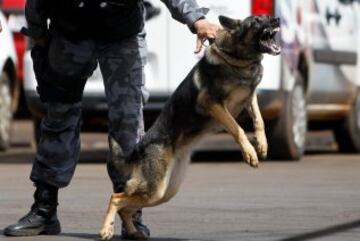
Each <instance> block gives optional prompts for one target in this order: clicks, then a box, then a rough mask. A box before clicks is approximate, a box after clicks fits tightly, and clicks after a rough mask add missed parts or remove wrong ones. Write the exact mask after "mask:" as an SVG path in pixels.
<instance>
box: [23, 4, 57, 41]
mask: <svg viewBox="0 0 360 241" xmlns="http://www.w3.org/2000/svg"><path fill="white" fill-rule="evenodd" d="M49 2H51V1H49V0H27V1H26V5H25V17H26V21H27V24H28V28H27V29H23V30H22V32H23V33H24V34H25V35H27V36H29V37H31V38H40V37H42V36H45V35H46V32H47V19H48V17H49V11H50V7H49Z"/></svg>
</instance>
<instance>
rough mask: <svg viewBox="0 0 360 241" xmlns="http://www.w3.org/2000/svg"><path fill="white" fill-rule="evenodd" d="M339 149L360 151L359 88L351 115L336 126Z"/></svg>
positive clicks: (335, 131)
mask: <svg viewBox="0 0 360 241" xmlns="http://www.w3.org/2000/svg"><path fill="white" fill-rule="evenodd" d="M334 134H335V139H336V141H337V143H338V147H339V151H340V152H345V153H355V152H360V91H359V90H358V92H357V96H356V100H355V103H354V105H353V109H352V110H351V113H350V115H349V116H348V117H347V118H346V119H345V120H344V121H342V122H341V123H340V124H339V125H338V126H336V127H335V128H334Z"/></svg>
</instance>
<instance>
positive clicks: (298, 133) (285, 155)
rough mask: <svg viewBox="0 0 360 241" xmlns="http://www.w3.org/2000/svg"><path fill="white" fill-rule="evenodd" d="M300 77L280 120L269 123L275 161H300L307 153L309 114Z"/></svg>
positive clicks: (287, 98) (271, 156) (271, 154)
mask: <svg viewBox="0 0 360 241" xmlns="http://www.w3.org/2000/svg"><path fill="white" fill-rule="evenodd" d="M302 83H303V82H302V79H301V77H300V76H298V77H297V81H296V84H295V85H294V88H293V90H292V91H291V92H290V93H289V95H288V96H287V97H286V100H285V106H284V108H283V110H282V112H281V114H280V116H279V118H278V119H276V120H274V121H271V122H269V123H267V131H266V133H267V137H268V140H269V157H270V158H271V159H274V160H299V159H300V158H301V157H302V155H303V154H304V152H305V140H306V131H307V113H306V100H305V91H304V87H303V84H302Z"/></svg>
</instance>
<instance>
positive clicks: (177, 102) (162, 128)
mask: <svg viewBox="0 0 360 241" xmlns="http://www.w3.org/2000/svg"><path fill="white" fill-rule="evenodd" d="M219 20H220V23H221V25H222V26H223V29H222V30H220V31H219V32H218V35H217V37H216V39H215V40H214V42H213V43H212V44H211V45H210V46H209V47H208V48H207V49H206V52H205V55H204V57H203V58H202V59H201V60H200V61H199V62H198V63H197V64H196V65H195V67H194V68H193V69H192V71H191V72H190V73H189V75H188V76H187V77H186V78H185V80H184V81H183V82H182V83H181V84H180V86H179V87H178V88H177V89H176V91H175V92H174V93H173V95H172V96H171V98H170V99H169V100H168V102H167V103H166V104H165V106H164V108H163V110H162V112H161V114H160V116H159V117H158V118H157V120H156V121H155V123H154V124H153V126H152V127H151V128H150V129H149V130H148V132H147V133H146V134H145V136H144V137H143V138H142V139H141V141H140V142H139V143H138V144H137V146H136V147H135V149H134V152H133V154H132V156H131V158H130V159H129V160H126V161H119V163H117V167H118V170H121V174H123V175H125V176H126V177H127V178H128V179H127V182H126V184H125V189H124V192H121V193H114V194H112V196H111V199H110V203H109V207H108V210H107V213H106V218H105V221H104V224H103V227H102V229H101V231H100V236H101V238H102V240H110V239H111V238H112V237H113V235H114V221H115V215H116V213H117V212H118V213H119V214H120V217H121V219H122V221H123V224H124V226H125V228H126V230H127V232H128V234H130V237H131V238H133V239H147V238H149V237H147V235H146V234H145V233H143V232H141V231H139V230H137V229H136V228H135V226H134V224H133V222H132V216H133V214H134V213H135V212H136V210H138V209H140V208H143V207H151V206H155V205H159V204H161V203H164V202H167V201H168V200H170V199H171V198H172V197H173V196H174V195H175V194H176V193H177V191H178V189H179V186H180V184H181V182H182V180H183V178H184V174H185V172H186V169H187V166H188V164H189V162H190V153H191V149H192V147H193V146H194V145H195V143H196V142H197V141H199V140H200V139H201V138H202V137H204V136H205V135H207V134H211V133H215V132H218V131H219V130H221V129H225V130H226V131H227V132H228V133H230V134H231V135H232V136H233V138H234V139H235V141H236V142H237V143H238V144H239V145H240V149H241V152H242V154H243V158H244V160H245V161H246V162H247V163H248V164H249V165H250V166H252V167H255V168H256V167H258V165H259V161H258V155H259V156H260V157H261V158H266V155H267V149H268V145H267V140H266V136H265V130H264V122H263V119H262V117H261V114H260V111H259V106H258V102H257V97H256V94H255V88H256V86H257V85H258V84H259V82H260V81H261V78H262V73H263V67H262V65H261V60H262V58H263V54H265V53H267V54H271V55H278V54H279V53H280V47H279V46H278V44H277V43H276V41H275V35H276V33H277V32H278V31H279V30H280V21H279V19H278V18H274V17H270V16H252V17H248V18H246V19H245V20H243V21H241V20H234V19H230V18H228V17H224V16H220V17H219ZM243 109H246V110H247V111H248V112H249V114H250V117H251V119H252V120H253V124H254V130H255V139H256V145H255V148H254V147H253V146H252V145H251V144H250V142H249V140H248V138H247V137H246V135H245V132H244V130H243V129H242V128H241V127H240V126H239V125H238V123H237V122H236V120H235V118H234V117H236V116H238V115H239V114H240V112H241V111H242V110H243ZM110 143H111V144H110V146H115V142H114V140H110Z"/></svg>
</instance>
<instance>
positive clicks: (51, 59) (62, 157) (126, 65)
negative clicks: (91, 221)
mask: <svg viewBox="0 0 360 241" xmlns="http://www.w3.org/2000/svg"><path fill="white" fill-rule="evenodd" d="M162 2H164V3H165V5H166V6H167V8H168V9H169V10H170V12H171V14H172V17H173V18H174V19H176V20H178V21H179V22H181V23H184V24H187V25H188V27H189V28H190V30H191V31H193V32H194V33H196V34H197V48H196V51H199V50H200V48H201V45H202V42H203V41H204V40H205V39H209V38H214V37H215V34H216V31H217V30H218V26H217V25H213V24H211V23H209V22H208V21H207V20H206V19H205V18H204V16H205V14H206V13H207V11H208V9H205V8H200V7H199V6H198V5H197V3H196V2H195V0H162ZM25 14H26V20H27V22H28V28H27V29H24V30H23V33H24V34H26V35H27V36H29V37H30V38H31V39H33V41H34V43H35V45H34V47H33V49H32V53H31V55H32V59H33V63H34V72H35V75H36V79H37V81H38V88H37V90H38V92H39V95H40V98H41V100H42V101H43V102H45V103H46V104H47V114H46V115H45V117H44V118H43V119H42V122H41V126H40V130H41V137H40V142H39V145H38V152H37V155H36V157H35V160H34V162H33V168H32V171H31V176H30V179H31V180H32V181H33V182H34V185H35V187H36V190H35V193H34V200H35V201H34V203H33V205H32V206H31V210H30V212H29V213H28V214H26V215H25V216H24V217H23V218H21V219H20V220H19V221H18V222H17V223H16V224H14V225H10V226H8V227H7V228H6V229H5V230H4V234H5V235H8V236H24V235H27V236H29V235H39V234H58V233H60V231H61V228H60V223H59V220H58V218H57V205H58V198H57V197H58V189H59V188H62V187H65V186H67V185H68V184H69V182H70V180H71V178H72V176H73V174H74V170H75V166H76V163H77V161H78V159H79V153H80V139H79V132H80V117H81V98H82V93H83V89H84V85H85V82H86V80H87V78H88V77H89V76H91V74H92V73H93V71H94V69H95V68H96V66H97V65H98V64H99V66H100V70H101V73H102V76H103V79H104V85H105V94H106V99H107V104H108V108H109V112H108V118H109V143H111V148H110V152H109V157H108V162H107V166H108V173H109V175H110V178H111V180H112V182H113V187H114V191H115V192H121V191H122V190H123V186H124V182H125V181H126V178H125V177H123V176H122V175H121V170H117V169H116V162H117V160H119V159H121V158H129V157H130V155H131V153H132V151H133V148H134V145H135V144H136V143H137V142H138V141H139V138H140V137H141V135H143V133H144V128H143V116H142V107H143V103H144V99H145V98H144V96H145V95H144V93H145V92H144V88H143V86H144V71H143V68H144V65H145V63H146V43H145V33H144V31H143V28H144V5H143V0H51V1H50V0H27V2H26V8H25ZM133 221H134V224H135V226H136V227H137V229H138V230H139V231H141V232H142V233H143V234H144V237H148V236H149V235H150V232H149V230H148V228H147V227H146V226H145V225H144V224H143V223H142V220H141V211H139V212H137V213H136V215H135V216H134V217H133ZM122 235H123V237H124V238H129V237H128V236H127V234H126V231H124V229H123V232H122Z"/></svg>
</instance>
